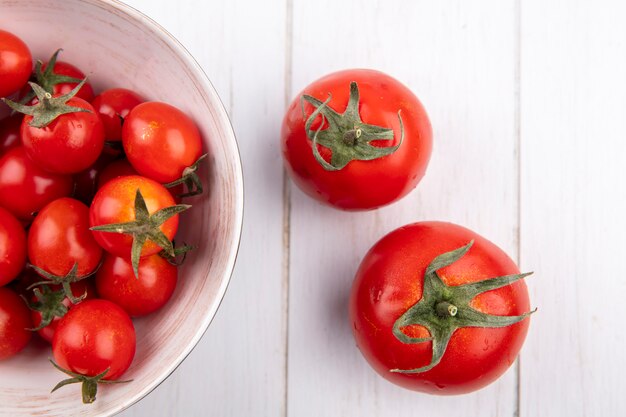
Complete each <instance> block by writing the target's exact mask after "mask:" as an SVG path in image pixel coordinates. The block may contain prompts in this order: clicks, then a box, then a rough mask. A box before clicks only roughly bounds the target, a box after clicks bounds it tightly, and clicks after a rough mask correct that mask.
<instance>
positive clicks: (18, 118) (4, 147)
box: [0, 114, 24, 155]
mask: <svg viewBox="0 0 626 417" xmlns="http://www.w3.org/2000/svg"><path fill="white" fill-rule="evenodd" d="M23 118H24V116H23V115H21V114H16V115H14V116H11V117H7V118H6V119H3V120H1V121H0V155H3V154H4V153H5V152H6V151H8V150H9V149H11V148H15V147H16V146H19V145H21V144H22V141H21V139H20V127H21V126H22V119H23Z"/></svg>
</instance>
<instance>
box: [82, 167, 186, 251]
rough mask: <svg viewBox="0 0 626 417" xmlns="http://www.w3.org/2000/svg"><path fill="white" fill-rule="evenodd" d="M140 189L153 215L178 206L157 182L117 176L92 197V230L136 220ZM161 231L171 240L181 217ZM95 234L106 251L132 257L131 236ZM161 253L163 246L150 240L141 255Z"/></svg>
mask: <svg viewBox="0 0 626 417" xmlns="http://www.w3.org/2000/svg"><path fill="white" fill-rule="evenodd" d="M137 190H139V191H140V192H141V194H142V196H143V198H144V200H145V202H146V207H147V208H148V212H149V214H150V215H152V214H154V213H155V212H156V211H158V210H160V209H163V208H165V207H170V206H173V205H175V202H174V199H173V198H172V196H171V195H170V193H169V192H168V190H167V189H166V188H165V187H163V186H162V185H161V184H159V183H157V182H156V181H153V180H151V179H148V178H145V177H140V176H137V175H135V176H126V177H118V178H115V179H113V180H111V181H109V182H107V183H106V184H105V185H104V186H103V187H102V188H101V189H100V190H98V192H97V193H96V196H95V197H94V198H93V202H92V203H91V208H90V210H89V219H90V225H91V226H92V227H93V226H100V225H106V224H113V223H126V222H131V221H134V220H136V219H135V197H136V195H137ZM158 229H159V230H161V232H163V233H164V234H165V236H166V237H167V238H168V239H169V240H170V241H171V240H172V239H173V238H174V235H176V231H177V230H178V214H176V215H174V216H173V217H170V218H169V219H168V220H166V221H165V222H164V223H163V224H162V225H161V226H159V228H158ZM92 233H93V234H94V237H95V238H96V241H98V243H99V244H100V246H102V248H104V249H105V250H106V251H107V252H109V253H112V254H114V255H117V256H122V257H129V256H130V253H131V246H132V242H133V237H132V236H131V235H127V234H121V233H109V232H100V231H92ZM159 251H161V247H160V246H158V245H157V244H156V243H154V242H152V241H151V240H147V241H146V243H145V244H144V246H143V248H142V250H141V256H142V257H143V256H148V255H153V254H155V253H157V252H159Z"/></svg>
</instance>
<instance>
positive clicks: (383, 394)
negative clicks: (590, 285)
mask: <svg viewBox="0 0 626 417" xmlns="http://www.w3.org/2000/svg"><path fill="white" fill-rule="evenodd" d="M515 6H516V5H515V3H514V2H513V1H483V2H467V1H461V0H459V1H447V2H431V1H418V2H389V1H379V2H374V1H366V2H364V1H358V0H354V1H341V2H338V1H332V0H325V1H316V2H311V1H304V0H294V9H293V12H294V18H293V24H294V42H293V88H292V90H293V91H294V92H297V91H299V90H300V89H301V88H303V87H304V86H305V85H306V84H308V83H309V82H311V81H313V80H314V79H316V78H318V77H320V76H322V75H324V74H326V73H329V72H331V71H334V70H338V69H343V68H350V67H372V68H376V69H380V70H383V71H385V72H388V73H389V74H391V75H393V76H395V77H396V78H398V79H399V80H401V81H403V82H405V83H406V84H407V85H408V86H409V87H410V88H411V89H413V91H414V92H415V93H416V94H417V95H418V97H420V99H421V100H422V102H423V103H424V105H425V107H426V109H427V111H428V112H429V114H430V117H431V120H432V124H433V128H434V154H433V158H432V160H431V165H430V167H429V169H428V171H427V173H426V177H425V179H424V180H423V182H422V183H421V184H420V185H419V186H418V188H417V190H416V191H415V192H413V193H412V194H410V195H409V196H408V197H407V198H405V199H404V200H402V201H401V202H399V203H397V204H395V205H393V206H391V207H388V208H384V209H381V210H379V211H375V212H369V213H357V214H354V213H344V212H339V211H336V210H334V209H331V208H327V207H324V206H322V205H319V204H317V203H315V202H314V201H313V200H311V199H309V198H308V197H306V196H305V195H303V194H302V193H301V192H299V191H297V190H295V187H292V188H293V192H292V196H293V199H292V211H291V254H290V262H291V269H290V271H291V274H290V298H289V368H288V369H289V375H288V381H289V382H288V411H289V413H288V414H289V415H290V416H298V417H305V416H332V415H341V416H359V417H365V416H409V415H418V414H419V415H424V416H430V415H432V416H435V415H442V416H443V415H454V416H496V415H500V416H512V415H513V414H514V412H515V409H516V374H515V369H511V370H510V371H509V372H508V373H507V374H506V375H505V376H504V377H503V378H502V379H501V380H499V381H498V382H497V383H495V384H494V385H492V386H490V387H488V388H486V389H485V390H483V391H481V392H479V393H475V394H471V395H467V396H462V397H456V398H441V397H433V396H428V395H425V394H417V393H413V392H409V391H405V390H403V389H401V388H398V387H395V386H392V385H391V384H390V383H388V382H386V381H385V380H383V379H382V378H380V377H379V376H378V375H376V374H375V373H374V371H373V370H371V369H370V368H369V366H368V365H367V364H366V362H365V360H364V359H363V358H362V357H361V355H360V353H359V351H358V350H357V348H356V347H355V346H354V342H353V339H352V335H351V329H350V325H349V323H348V319H347V297H348V293H349V289H350V285H351V282H352V278H353V276H354V273H355V272H356V268H357V266H358V264H359V262H360V259H361V258H362V256H363V255H364V254H365V252H366V251H367V249H368V248H369V247H370V246H371V245H373V244H374V242H375V241H376V240H377V239H379V238H380V237H382V236H383V235H384V234H385V233H387V232H389V231H391V230H392V229H394V228H396V227H399V226H401V225H403V224H406V223H410V222H414V221H418V220H434V219H439V220H450V221H454V222H457V223H460V224H463V225H466V226H468V227H470V228H472V229H474V230H476V231H478V232H479V233H481V234H483V235H485V236H486V237H488V238H490V239H491V240H493V241H494V242H496V243H497V244H499V245H500V246H501V247H503V248H504V249H505V250H506V251H507V252H509V253H510V254H511V255H512V256H514V257H515V256H516V254H517V249H518V248H517V224H518V221H517V220H518V205H517V185H518V177H517V173H518V170H517V155H516V128H515V126H516V95H515V85H516V84H515V68H516V62H517V61H516V52H517V51H516V45H517V38H516V7H515Z"/></svg>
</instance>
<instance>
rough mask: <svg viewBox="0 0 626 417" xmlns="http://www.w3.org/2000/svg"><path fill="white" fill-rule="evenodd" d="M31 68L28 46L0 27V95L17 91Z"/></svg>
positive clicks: (3, 95) (8, 94) (31, 62)
mask: <svg viewBox="0 0 626 417" xmlns="http://www.w3.org/2000/svg"><path fill="white" fill-rule="evenodd" d="M32 69H33V58H32V56H31V55H30V50H29V49H28V46H26V44H25V43H24V42H23V41H22V40H21V39H20V38H18V37H17V36H15V35H14V34H12V33H10V32H7V31H5V30H1V29H0V97H7V96H10V95H11V94H13V93H16V92H17V91H19V89H20V88H22V87H23V86H24V84H26V82H27V81H28V78H29V77H30V74H31V71H32Z"/></svg>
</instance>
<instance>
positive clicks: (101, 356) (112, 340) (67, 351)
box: [52, 300, 136, 403]
mask: <svg viewBox="0 0 626 417" xmlns="http://www.w3.org/2000/svg"><path fill="white" fill-rule="evenodd" d="M135 345H136V335H135V328H134V327H133V322H132V321H131V320H130V317H128V314H126V313H125V312H124V310H122V309H121V308H120V307H118V306H117V305H115V304H114V303H112V302H110V301H107V300H89V301H83V302H82V303H80V304H77V305H75V306H74V307H72V308H71V309H70V310H69V311H68V312H67V314H66V315H65V316H64V317H63V318H62V319H61V321H59V324H58V325H57V329H56V331H55V333H54V338H53V339H52V354H53V356H54V360H55V361H56V363H57V364H58V366H60V367H61V368H63V369H65V370H67V371H70V372H72V373H75V374H79V375H82V376H84V377H86V378H83V379H81V380H79V381H76V380H74V382H83V385H84V386H83V401H84V402H86V403H90V402H93V401H94V400H95V395H96V392H95V391H96V384H97V382H99V380H100V378H99V377H98V378H89V377H97V376H98V375H100V374H102V373H103V372H105V371H107V369H108V371H107V373H106V374H105V375H104V376H103V377H102V379H104V380H106V381H115V380H117V379H119V378H120V377H121V376H122V374H124V372H126V370H127V369H128V367H129V366H130V364H131V362H132V361H133V357H134V356H135ZM56 388H58V386H57V387H56ZM56 388H55V389H56Z"/></svg>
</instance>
